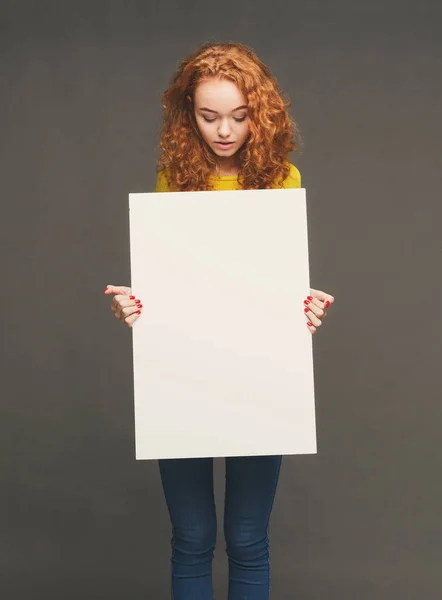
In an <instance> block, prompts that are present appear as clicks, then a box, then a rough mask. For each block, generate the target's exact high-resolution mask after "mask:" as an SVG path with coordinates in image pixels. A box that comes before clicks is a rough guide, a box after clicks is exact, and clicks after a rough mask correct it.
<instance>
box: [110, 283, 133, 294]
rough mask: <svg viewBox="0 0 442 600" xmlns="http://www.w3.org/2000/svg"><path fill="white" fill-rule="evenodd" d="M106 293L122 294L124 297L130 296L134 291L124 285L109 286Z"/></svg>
mask: <svg viewBox="0 0 442 600" xmlns="http://www.w3.org/2000/svg"><path fill="white" fill-rule="evenodd" d="M104 293H105V294H107V295H109V294H121V295H122V296H130V295H131V293H132V290H131V288H130V287H126V286H124V285H108V286H106V289H105V290H104Z"/></svg>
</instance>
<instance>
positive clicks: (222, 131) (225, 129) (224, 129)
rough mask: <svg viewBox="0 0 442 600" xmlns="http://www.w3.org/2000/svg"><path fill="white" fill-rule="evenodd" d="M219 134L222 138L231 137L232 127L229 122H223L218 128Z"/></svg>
mask: <svg viewBox="0 0 442 600" xmlns="http://www.w3.org/2000/svg"><path fill="white" fill-rule="evenodd" d="M218 134H219V135H221V136H222V137H228V136H229V135H230V125H229V122H228V121H227V120H225V121H224V120H223V121H221V123H220V126H219V128H218Z"/></svg>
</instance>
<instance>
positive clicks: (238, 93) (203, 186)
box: [105, 43, 334, 600]
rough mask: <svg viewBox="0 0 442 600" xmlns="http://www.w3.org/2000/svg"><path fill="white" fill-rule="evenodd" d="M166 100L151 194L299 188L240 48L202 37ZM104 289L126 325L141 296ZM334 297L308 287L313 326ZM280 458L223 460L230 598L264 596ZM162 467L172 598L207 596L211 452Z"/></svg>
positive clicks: (285, 126)
mask: <svg viewBox="0 0 442 600" xmlns="http://www.w3.org/2000/svg"><path fill="white" fill-rule="evenodd" d="M163 107H164V123H163V130H162V134H161V144H160V146H161V149H162V154H161V156H160V159H159V165H158V175H157V184H156V191H158V192H168V191H190V190H237V189H266V188H277V187H283V188H297V187H300V185H301V177H300V174H299V171H298V170H297V168H296V167H295V166H294V165H293V164H291V163H290V162H289V161H288V155H289V153H290V152H291V151H293V150H296V144H295V135H296V131H297V130H296V124H295V122H294V121H293V120H292V119H291V118H290V117H289V114H288V110H287V108H288V104H287V103H285V102H284V101H283V99H282V97H281V93H280V90H279V88H278V84H277V82H276V80H275V78H274V77H273V76H272V74H271V72H270V70H269V69H268V67H266V66H265V65H264V64H263V63H262V62H261V61H260V60H259V59H258V57H257V56H256V55H255V54H254V53H253V52H252V51H251V50H250V49H248V48H246V47H245V46H243V45H241V44H233V43H229V44H206V45H204V46H203V47H202V48H200V49H199V50H198V51H197V52H196V53H195V54H193V55H192V56H189V57H188V58H186V59H185V60H183V61H182V63H181V64H180V66H179V68H178V70H177V72H176V74H175V76H174V77H173V80H172V82H171V84H170V86H169V88H168V89H167V90H166V92H165V93H164V95H163ZM105 293H106V294H113V295H114V298H113V300H112V304H111V308H112V311H113V313H114V316H115V318H116V319H119V320H120V321H121V322H122V323H124V324H125V325H127V326H128V327H132V325H133V324H134V322H135V321H136V320H137V319H138V318H140V317H141V315H142V309H143V305H142V303H141V300H140V299H138V298H136V296H134V295H132V291H131V289H130V288H128V287H123V286H113V285H110V286H108V287H107V288H106V290H105ZM333 302H334V298H333V296H331V295H329V294H326V293H324V292H321V291H319V290H313V289H312V290H311V292H310V296H308V297H307V298H306V299H305V301H304V306H303V307H302V310H303V311H304V313H305V316H306V326H307V327H308V328H309V329H310V331H311V332H312V333H315V332H316V331H317V328H318V327H319V326H320V325H321V323H322V320H323V319H324V317H325V316H326V310H327V308H328V307H329V306H330V304H331V303H333ZM294 310H297V309H296V307H294ZM299 310H301V307H299ZM281 458H282V457H281V456H258V457H234V458H226V490H225V513H224V536H225V541H226V551H227V555H228V559H229V600H268V598H269V588H270V566H269V564H270V563H269V538H268V526H269V519H270V514H271V510H272V506H273V500H274V496H275V492H276V487H277V483H278V477H279V470H280V466H281ZM159 467H160V474H161V480H162V484H163V489H164V494H165V498H166V502H167V506H168V510H169V514H170V518H171V522H172V531H173V537H172V559H171V564H172V596H173V598H174V600H212V598H213V591H212V559H213V553H214V549H215V542H216V534H217V532H216V524H217V521H216V512H215V503H214V494H213V459H211V458H204V459H179V460H171V459H167V460H160V461H159Z"/></svg>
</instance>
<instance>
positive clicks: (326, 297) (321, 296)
mask: <svg viewBox="0 0 442 600" xmlns="http://www.w3.org/2000/svg"><path fill="white" fill-rule="evenodd" d="M310 292H311V295H312V296H313V297H314V298H317V299H318V300H320V301H321V302H324V303H325V304H326V303H327V302H328V303H329V304H328V306H330V304H333V302H334V301H335V299H334V296H332V295H331V294H326V293H325V292H323V291H322V290H314V289H311V290H310ZM326 308H327V307H326Z"/></svg>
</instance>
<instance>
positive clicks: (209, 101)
mask: <svg viewBox="0 0 442 600" xmlns="http://www.w3.org/2000/svg"><path fill="white" fill-rule="evenodd" d="M244 104H247V100H246V98H245V97H244V95H243V94H242V92H241V90H240V89H239V88H238V87H237V86H236V84H235V83H233V81H229V80H227V79H215V78H212V79H206V80H204V81H202V82H201V83H199V84H198V85H197V87H196V89H195V105H196V107H197V108H198V107H203V106H204V107H205V108H211V109H212V110H216V111H218V112H221V111H230V110H233V109H235V108H238V106H242V105H244Z"/></svg>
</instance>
